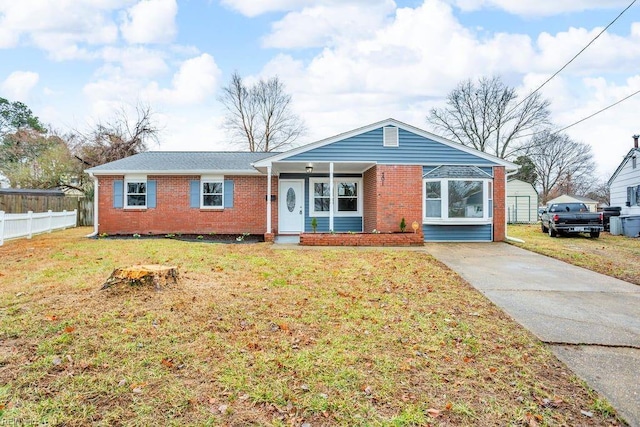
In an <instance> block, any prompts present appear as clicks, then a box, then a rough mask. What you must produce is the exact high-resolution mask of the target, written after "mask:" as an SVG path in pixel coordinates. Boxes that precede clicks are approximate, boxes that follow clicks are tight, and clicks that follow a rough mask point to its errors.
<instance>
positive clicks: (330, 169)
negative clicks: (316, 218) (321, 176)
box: [329, 162, 333, 231]
mask: <svg viewBox="0 0 640 427" xmlns="http://www.w3.org/2000/svg"><path fill="white" fill-rule="evenodd" d="M329 231H333V162H331V163H329Z"/></svg>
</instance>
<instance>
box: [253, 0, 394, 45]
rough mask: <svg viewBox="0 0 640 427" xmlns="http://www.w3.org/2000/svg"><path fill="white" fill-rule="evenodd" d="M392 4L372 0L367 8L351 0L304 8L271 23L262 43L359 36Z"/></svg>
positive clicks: (374, 25)
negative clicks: (270, 29)
mask: <svg viewBox="0 0 640 427" xmlns="http://www.w3.org/2000/svg"><path fill="white" fill-rule="evenodd" d="M395 8H396V5H395V3H394V2H393V1H392V0H386V1H379V2H374V3H373V4H371V5H370V6H369V7H366V8H363V7H362V5H358V4H354V3H341V4H339V5H336V6H325V5H321V6H314V7H309V8H304V9H302V10H301V11H299V12H291V13H288V14H287V15H286V16H285V17H284V18H283V19H281V20H280V21H277V22H275V23H273V24H272V32H271V34H269V35H267V36H266V37H265V38H264V40H263V44H264V45H265V46H266V47H277V48H299V47H318V46H326V45H333V44H335V42H339V41H340V40H342V39H344V38H350V39H356V38H360V37H363V36H365V35H371V34H372V33H373V32H375V31H376V30H377V29H379V28H380V27H381V26H382V25H383V24H384V21H385V19H386V17H387V16H388V15H389V14H390V13H392V12H394V11H395Z"/></svg>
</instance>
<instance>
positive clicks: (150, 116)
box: [69, 104, 160, 167]
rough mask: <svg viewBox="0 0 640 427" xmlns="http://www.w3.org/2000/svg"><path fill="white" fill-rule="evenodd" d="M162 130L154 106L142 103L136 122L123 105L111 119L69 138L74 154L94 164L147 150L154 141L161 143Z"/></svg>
mask: <svg viewBox="0 0 640 427" xmlns="http://www.w3.org/2000/svg"><path fill="white" fill-rule="evenodd" d="M159 133H160V128H159V127H158V125H157V124H156V122H155V120H154V113H153V111H152V110H151V107H149V106H148V105H141V104H138V105H137V106H136V120H135V121H132V120H131V119H130V117H129V115H128V113H127V111H126V109H125V108H124V107H122V108H120V109H119V110H118V111H117V112H116V113H115V115H114V118H113V119H112V120H110V121H109V122H107V123H98V124H97V125H96V126H95V127H94V128H93V129H91V130H90V131H89V132H88V133H83V132H78V131H76V132H75V134H74V135H73V136H72V137H70V138H69V139H70V143H71V145H72V151H73V153H74V154H75V155H76V156H77V157H78V158H79V159H80V160H81V161H82V162H83V163H84V164H85V165H86V166H90V167H91V166H97V165H101V164H104V163H108V162H112V161H114V160H119V159H123V158H125V157H129V156H132V155H134V154H138V153H141V152H144V151H147V150H148V149H149V144H150V143H158V136H159Z"/></svg>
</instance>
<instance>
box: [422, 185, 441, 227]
mask: <svg viewBox="0 0 640 427" xmlns="http://www.w3.org/2000/svg"><path fill="white" fill-rule="evenodd" d="M440 187H441V184H440V181H426V182H425V187H424V194H425V197H426V201H425V214H424V216H425V217H426V218H440V217H441V216H442V196H441V193H440Z"/></svg>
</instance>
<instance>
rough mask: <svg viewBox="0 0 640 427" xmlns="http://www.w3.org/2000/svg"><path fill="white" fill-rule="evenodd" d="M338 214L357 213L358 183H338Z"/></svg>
mask: <svg viewBox="0 0 640 427" xmlns="http://www.w3.org/2000/svg"><path fill="white" fill-rule="evenodd" d="M338 212H358V183H357V182H340V183H338Z"/></svg>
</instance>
